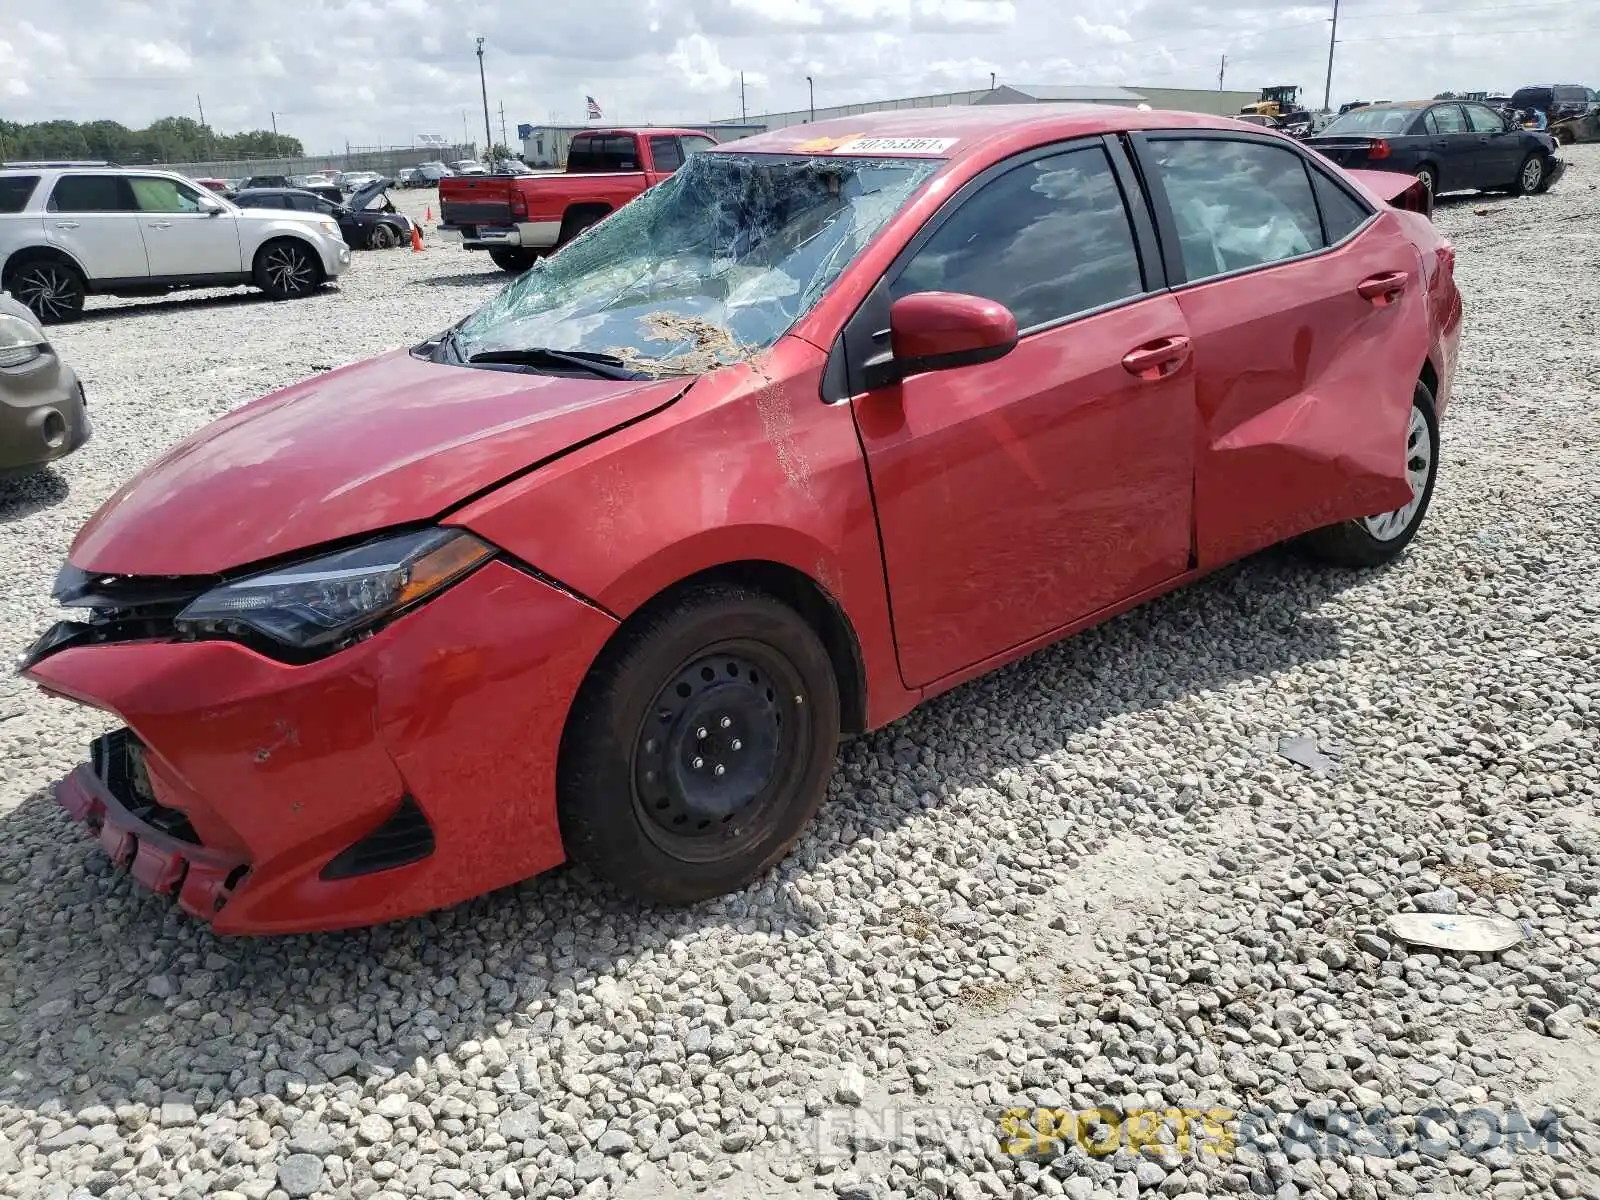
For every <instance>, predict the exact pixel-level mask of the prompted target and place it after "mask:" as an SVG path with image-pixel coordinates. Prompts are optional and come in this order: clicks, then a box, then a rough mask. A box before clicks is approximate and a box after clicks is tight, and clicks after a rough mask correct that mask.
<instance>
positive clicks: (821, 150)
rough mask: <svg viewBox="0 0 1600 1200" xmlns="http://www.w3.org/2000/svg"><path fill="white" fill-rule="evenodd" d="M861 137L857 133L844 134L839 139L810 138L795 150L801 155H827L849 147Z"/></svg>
mask: <svg viewBox="0 0 1600 1200" xmlns="http://www.w3.org/2000/svg"><path fill="white" fill-rule="evenodd" d="M860 137H861V135H860V134H859V133H846V134H842V135H840V136H839V137H819V138H812V139H811V140H810V141H809V142H801V143H800V144H799V145H798V146H796V147H795V150H796V151H798V152H799V153H801V154H827V153H828V152H830V151H832V150H837V149H838V148H839V147H840V146H846V145H849V144H850V143H851V142H854V141H856V140H858V139H859V138H860Z"/></svg>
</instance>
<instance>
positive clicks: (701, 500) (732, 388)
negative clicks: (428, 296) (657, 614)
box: [449, 339, 916, 725]
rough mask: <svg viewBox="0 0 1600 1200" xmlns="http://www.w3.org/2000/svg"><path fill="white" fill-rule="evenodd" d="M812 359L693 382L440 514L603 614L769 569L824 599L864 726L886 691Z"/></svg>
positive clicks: (866, 574)
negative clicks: (855, 679)
mask: <svg viewBox="0 0 1600 1200" xmlns="http://www.w3.org/2000/svg"><path fill="white" fill-rule="evenodd" d="M824 362H825V357H824V355H823V354H822V352H821V351H820V350H817V349H816V348H815V347H813V346H810V345H807V344H806V343H803V342H799V341H798V340H795V339H789V340H787V341H785V342H782V343H780V344H779V346H778V347H776V348H774V350H773V351H772V352H771V353H770V354H767V355H764V356H762V358H761V359H760V360H759V361H757V362H755V363H750V364H739V365H737V366H733V367H727V368H724V369H722V370H719V371H716V372H713V373H712V374H710V375H708V376H706V377H704V378H702V379H700V380H699V381H698V382H696V383H695V384H694V386H693V387H691V388H690V389H689V391H688V392H687V393H686V394H685V395H684V397H683V399H681V400H680V401H679V402H678V403H677V404H676V405H674V406H673V407H672V408H671V409H668V410H666V411H664V412H661V413H658V414H656V415H654V416H651V417H648V418H646V419H644V420H641V421H639V422H637V423H636V424H634V425H631V426H629V427H627V428H626V429H622V430H619V431H617V432H615V433H613V434H611V435H609V436H607V437H605V438H602V439H600V440H599V441H596V442H594V443H592V444H591V445H588V446H584V447H581V448H579V449H576V450H574V451H572V452H570V453H568V454H566V455H564V456H563V457H561V458H560V459H557V460H556V461H555V462H553V463H551V464H549V465H548V466H546V467H544V468H541V469H540V470H538V471H535V472H533V473H531V474H529V475H527V476H525V477H523V478H521V479H518V480H515V481H513V482H512V483H510V484H507V485H506V486H505V487H503V488H500V489H497V490H496V491H494V492H492V493H490V494H489V495H487V496H485V497H483V498H481V499H479V500H477V501H474V502H473V503H471V504H469V505H467V506H465V507H464V508H462V509H461V510H459V511H458V512H456V513H454V514H452V515H451V516H450V517H449V521H450V523H452V524H460V525H463V526H466V527H468V528H470V529H472V530H473V531H474V532H475V533H477V534H479V535H480V536H481V537H484V538H486V539H488V540H489V541H491V542H493V543H495V544H496V545H499V546H503V547H505V548H506V549H507V550H509V551H510V552H512V553H514V554H516V555H517V556H518V557H520V558H521V559H523V561H525V562H528V563H530V564H532V565H533V566H534V567H536V568H537V569H538V570H540V571H542V572H544V573H546V574H547V575H549V576H551V577H552V578H554V579H557V580H559V581H560V582H561V583H563V584H564V585H566V586H567V587H569V588H572V589H573V590H574V591H576V592H578V593H579V594H580V595H582V596H584V597H586V598H588V599H590V600H591V601H593V602H594V603H596V604H598V605H600V606H602V607H603V608H605V609H606V610H607V611H608V612H610V613H612V614H614V615H616V616H618V617H624V618H625V617H627V616H628V615H629V614H630V613H633V612H636V611H637V610H638V609H639V608H640V607H642V606H643V605H644V604H645V603H647V602H648V601H649V600H650V599H652V598H653V597H654V596H657V595H659V594H660V593H661V592H663V591H665V590H666V589H668V588H670V587H672V586H673V585H675V584H677V583H679V582H681V581H683V580H685V579H687V578H690V577H691V576H694V575H698V574H701V573H702V572H704V571H707V570H710V569H713V568H716V567H718V566H723V565H726V564H731V563H745V562H750V561H759V562H776V563H781V564H783V565H785V566H788V567H790V568H792V569H793V570H795V571H798V572H800V573H801V574H803V575H805V576H806V577H808V578H809V579H811V580H812V581H814V582H815V583H816V584H817V585H818V586H819V587H820V588H821V589H822V590H823V591H824V592H825V593H826V594H827V595H829V596H830V597H832V599H833V600H834V602H835V603H836V604H837V606H838V608H839V610H840V611H841V612H842V613H843V614H844V617H845V619H846V620H847V621H848V622H849V623H850V625H851V627H852V629H853V631H854V633H855V635H856V640H857V642H858V644H859V646H860V650H861V657H862V663H863V668H864V671H865V674H866V683H867V720H868V723H869V724H870V725H879V724H882V723H884V722H885V721H888V720H892V719H893V718H894V717H896V716H899V715H900V714H901V713H903V712H904V711H906V710H907V709H908V708H909V707H910V706H911V704H913V703H914V702H915V700H916V695H915V694H914V693H909V692H907V691H906V690H905V689H904V687H903V685H902V684H901V683H900V679H899V672H898V666H897V664H896V659H895V654H894V643H893V636H892V632H891V627H890V623H889V610H888V595H887V592H886V590H885V584H884V575H883V559H882V555H881V552H880V549H879V545H878V532H877V520H876V516H875V513H874V510H873V505H872V497H871V492H870V490H869V487H868V481H867V472H866V465H865V463H864V461H863V460H862V456H861V448H860V444H859V442H858V441H857V439H856V433H855V425H854V422H853V420H852V418H851V413H850V410H849V407H848V406H844V405H839V406H833V405H828V404H825V403H823V401H822V400H821V399H820V397H819V387H820V380H821V373H822V367H823V364H824Z"/></svg>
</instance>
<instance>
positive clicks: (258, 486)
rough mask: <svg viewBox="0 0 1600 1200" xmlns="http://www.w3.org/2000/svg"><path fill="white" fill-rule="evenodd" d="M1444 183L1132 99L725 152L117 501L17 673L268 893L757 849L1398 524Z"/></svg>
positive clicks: (948, 112) (627, 884) (681, 864)
mask: <svg viewBox="0 0 1600 1200" xmlns="http://www.w3.org/2000/svg"><path fill="white" fill-rule="evenodd" d="M1410 184H1411V181H1410V180H1408V179H1404V178H1400V177H1396V176H1379V177H1377V179H1376V180H1375V181H1374V180H1369V179H1365V178H1358V177H1357V176H1356V175H1354V174H1352V173H1348V172H1343V171H1341V170H1340V169H1339V168H1337V167H1335V166H1333V165H1332V164H1331V163H1329V162H1328V161H1327V160H1325V159H1323V158H1322V157H1320V156H1318V155H1317V154H1315V153H1314V152H1312V151H1308V150H1306V149H1305V148H1303V147H1301V146H1299V145H1297V144H1295V143H1294V142H1292V141H1290V140H1288V139H1286V138H1283V137H1280V136H1278V135H1276V134H1272V133H1269V132H1265V131H1259V130H1254V129H1250V128H1248V127H1246V126H1244V125H1242V124H1241V123H1240V122H1238V121H1234V120H1231V119H1228V118H1208V117H1201V116H1194V115H1188V114H1176V113H1165V112H1139V111H1134V110H1130V109H1117V108H1104V107H1093V108H1072V107H1066V106H1061V107H1057V106H1051V107H1038V108H1034V107H1013V106H999V107H972V108H946V109H937V110H933V109H920V110H913V111H903V112H886V113H877V114H872V115H869V116H862V117H852V118H849V119H846V120H842V121H830V122H824V123H820V124H814V125H806V126H802V127H799V128H790V129H784V130H779V131H777V132H774V133H769V134H763V135H761V136H759V137H756V138H751V139H748V140H746V141H742V142H737V143H731V144H727V145H724V146H720V147H718V148H716V149H712V150H707V151H705V152H703V153H700V154H697V155H694V156H692V157H691V158H690V159H689V160H688V162H687V163H686V164H685V166H684V167H683V168H682V169H681V170H679V171H678V172H677V173H676V174H675V175H673V176H672V177H671V179H670V180H668V181H667V182H665V183H663V184H661V185H660V186H659V187H656V188H654V189H652V190H651V191H649V192H647V193H646V194H645V195H643V196H642V197H640V198H639V199H638V200H636V201H634V202H633V203H631V204H629V205H628V206H627V207H626V208H624V209H622V210H620V211H619V212H617V213H616V214H614V215H612V216H611V217H609V218H607V219H606V220H605V221H603V222H601V223H600V224H598V225H596V226H595V227H594V228H592V229H591V230H589V231H588V232H587V233H585V234H584V235H583V236H582V237H580V238H578V239H577V240H575V241H574V242H572V243H571V244H570V245H569V246H568V247H566V248H565V249H563V250H562V251H561V253H559V254H558V255H555V256H553V257H552V258H549V259H547V260H545V261H543V262H542V263H540V264H539V265H538V266H536V267H535V268H533V269H532V270H530V271H528V272H527V273H526V274H524V275H521V276H520V277H518V278H517V279H516V280H515V281H514V282H512V283H510V284H509V285H508V286H507V288H506V290H505V291H504V292H503V293H502V294H501V295H499V296H498V297H497V298H496V299H494V300H492V301H491V302H489V303H488V304H487V305H485V306H484V307H483V308H482V309H481V310H479V311H478V312H476V313H474V314H472V315H471V316H470V317H468V318H466V319H465V320H464V321H462V322H460V323H459V324H457V325H456V326H454V327H452V328H451V329H449V330H447V331H446V332H444V333H442V334H440V335H438V336H435V337H432V338H430V339H429V340H427V341H426V342H424V343H422V344H421V345H418V346H416V347H414V348H412V349H410V350H405V351H397V352H395V353H392V354H389V355H385V356H383V357H380V358H376V359H373V360H371V361H369V362H365V363H360V364H357V365H355V366H351V367H347V368H344V369H342V370H339V371H334V372H331V373H329V374H326V375H321V376H318V377H317V378H314V379H310V380H307V381H305V382H304V383H301V384H298V385H296V386H294V387H291V388H288V389H286V390H284V391H282V392H279V393H277V394H275V395H272V396H268V397H265V398H263V399H261V400H258V401H255V402H254V403H252V404H249V405H247V406H245V407H243V408H241V409H240V410H238V411H237V412H234V413H233V414H231V415H230V416H228V417H226V418H224V419H223V420H221V421H218V422H217V423H216V424H214V425H212V426H210V427H209V428H207V429H205V430H202V431H201V432H200V433H198V434H197V435H196V436H194V437H193V438H191V439H190V440H189V441H187V442H186V443H184V444H182V445H180V446H178V447H177V448H176V449H174V450H173V451H172V452H171V453H169V454H167V455H166V456H165V457H163V458H161V459H160V460H159V461H157V462H156V463H154V464H153V465H152V466H150V467H149V468H147V469H146V470H145V471H143V472H142V473H141V474H140V475H139V476H137V477H136V478H135V479H133V480H132V481H131V482H129V483H128V484H127V485H126V486H125V487H124V488H122V490H121V491H120V492H118V493H117V494H116V495H115V496H114V497H112V499H111V500H110V501H108V502H107V503H106V505H105V506H104V507H103V508H102V509H101V510H100V512H99V513H98V514H97V515H96V516H95V517H94V519H93V520H92V521H91V522H90V523H89V525H88V526H87V527H86V528H85V529H84V530H83V531H82V532H81V533H80V534H79V536H78V538H77V540H76V542H75V543H74V545H73V547H72V550H71V553H70V555H69V561H68V563H67V564H66V565H65V566H64V567H63V568H62V572H61V575H60V578H59V580H58V583H57V592H56V594H57V597H58V599H59V600H60V601H61V602H62V603H64V604H66V605H69V606H76V607H78V608H81V609H83V610H85V611H84V619H82V620H80V621H73V622H65V623H62V624H59V625H57V626H56V627H54V628H53V629H51V630H50V631H49V632H47V633H46V634H45V635H44V636H43V637H42V638H41V639H40V640H39V641H38V643H37V644H36V645H35V646H34V647H33V648H32V649H31V650H30V651H29V652H28V653H27V654H26V655H25V657H24V660H23V670H24V671H25V672H26V674H27V675H28V676H29V677H31V678H32V679H33V680H34V681H36V682H37V683H38V684H39V685H40V686H42V687H44V688H46V689H48V690H49V691H51V692H53V693H56V694H59V695H61V696H66V697H69V698H71V699H73V700H76V701H78V702H80V703H83V704H88V705H92V706H94V707H97V708H101V709H105V710H107V711H109V712H112V713H115V714H116V715H117V716H118V717H119V718H120V719H121V721H123V722H124V723H125V724H126V728H125V729H121V730H119V731H118V732H115V733H113V734H110V735H108V736H107V737H104V738H101V739H100V740H99V741H97V742H96V743H95V744H94V747H93V754H92V761H91V762H89V763H87V764H85V765H84V766H82V767H80V768H78V769H77V770H76V771H75V772H74V773H73V774H71V775H69V776H68V777H67V778H66V779H65V780H63V781H62V782H61V783H60V784H59V785H58V787H57V796H58V798H59V799H60V801H61V803H62V804H63V805H64V806H65V807H66V808H67V809H68V811H69V812H71V813H72V814H73V815H74V816H76V817H78V818H79V819H80V820H82V821H84V822H86V823H87V825H88V826H89V828H90V829H91V830H92V831H93V832H94V833H95V834H96V835H97V836H98V838H99V840H100V842H101V843H102V845H103V846H104V847H105V849H106V850H107V852H109V853H110V854H111V855H112V856H113V858H115V859H116V860H117V861H119V862H124V863H127V864H128V865H129V866H130V868H131V870H132V872H133V874H134V876H135V877H136V878H137V879H138V880H140V881H141V882H142V883H144V884H146V885H148V886H150V887H153V888H156V889H158V890H161V891H166V892H172V893H175V894H176V896H177V898H178V901H179V903H180V904H181V905H182V906H183V907H184V908H185V909H186V910H188V911H189V912H191V913H194V914H196V915H197V916H200V917H202V918H205V919H208V920H211V921H212V922H213V923H214V924H215V927H216V928H217V929H218V930H219V931H223V932H229V933H246V932H248V933H275V932H287V931H294V930H319V929H331V928H336V927H344V926H352V925H359V924H365V923H370V922H376V921H383V920H387V919H391V918H395V917H400V916H403V915H407V914H413V913H419V912H422V911H425V910H429V909H433V908H436V907H439V906H443V905H448V904H452V903H454V902H457V901H460V900H462V899H464V898H466V897H469V896H473V895H476V894H479V893H482V892H485V891H488V890H490V889H492V888H498V887H500V886H502V885H505V884H509V883H512V882H514V881H517V880H520V879H524V878H527V877H528V876H531V875H534V874H536V873H538V872H541V871H545V870H548V869H549V868H551V867H554V866H555V865H557V864H558V863H560V862H562V861H563V860H564V859H566V858H569V857H570V858H573V859H576V860H580V861H582V862H585V863H587V864H589V865H590V866H591V867H592V868H594V869H595V870H596V871H598V872H599V873H601V874H602V875H604V876H605V877H607V878H609V879H611V880H612V881H614V882H615V883H616V884H617V885H618V886H620V887H621V888H623V889H625V890H627V891H629V892H632V893H635V894H637V895H639V896H642V897H646V898H649V899H653V900H657V901H664V902H688V901H693V900H696V899H698V898H702V897H708V896H713V895H717V894H719V893H723V892H726V891H729V890H731V889H736V888H739V887H741V886H743V885H745V884H747V883H748V882H750V881H751V880H753V879H755V878H756V877H758V876H759V875H761V874H762V873H763V872H764V871H766V870H767V869H768V868H769V867H771V866H772V865H773V864H774V863H776V862H777V861H779V860H780V859H781V858H782V857H783V856H784V854H785V852H786V851H787V850H788V849H789V847H790V846H791V845H792V844H793V843H794V841H795V840H796V838H797V837H798V836H799V835H800V833H801V831H802V830H803V829H804V828H805V825H806V822H807V820H808V819H809V818H810V816H811V815H812V813H813V812H814V811H815V810H816V809H817V807H818V805H819V804H820V803H821V802H822V800H823V797H824V794H825V792H826V790H827V785H828V780H829V776H830V775H831V773H832V771H833V767H834V761H835V745H836V741H837V739H838V737H839V734H840V732H841V730H843V731H859V730H867V729H873V728H876V727H878V726H881V725H884V724H886V723H888V722H890V721H893V720H895V719H896V718H897V717H899V716H901V715H902V714H904V713H905V712H907V711H908V710H909V709H910V708H912V707H913V706H914V705H916V704H917V703H918V702H919V701H921V700H924V699H926V698H928V697H930V696H932V695H935V694H936V693H939V692H943V691H945V690H947V689H949V688H952V687H954V686H956V685H957V684H959V683H961V682H962V681H964V680H967V679H971V678H973V677H974V676H976V675H979V674H981V673H983V672H985V671H989V670H992V669H993V668H995V667H997V666H999V665H1001V664H1003V663H1006V662H1009V661H1011V660H1013V659H1016V658H1018V657H1020V656H1022V655H1024V654H1027V653H1028V652H1029V651H1031V650H1034V649H1037V648H1039V647H1041V646H1044V645H1047V644H1049V643H1051V642H1053V641H1056V640H1057V639H1059V638H1062V637H1064V636H1066V635H1068V634H1071V633H1073V632H1074V631H1076V630H1079V629H1082V628H1084V627H1085V626H1087V625H1091V624H1094V623H1095V622H1098V621H1103V620H1105V619H1106V618H1108V617H1110V616H1113V615H1115V614H1117V613H1119V612H1122V611H1124V610H1125V609H1128V608H1130V607H1131V606H1133V605H1136V604H1139V603H1140V602H1142V601H1144V600H1147V599H1149V598H1150V597H1152V596H1155V595H1158V594H1160V593H1162V592H1166V591H1169V590H1171V589H1173V588H1176V587H1179V586H1181V585H1182V584H1185V583H1187V582H1189V581H1190V580H1193V579H1195V578H1196V577H1197V576H1200V575H1202V574H1204V573H1206V572H1208V571H1211V570H1213V569H1215V568H1217V567H1219V566H1221V565H1222V564H1224V563H1227V562H1229V561H1231V560H1234V559H1237V558H1239V557H1240V556H1242V555H1246V554H1250V553H1251V552H1253V551H1255V550H1258V549H1260V548H1262V547H1265V546H1268V545H1270V544H1273V543H1277V542H1282V541H1285V540H1286V539H1291V538H1292V539H1298V540H1299V541H1301V542H1302V543H1303V544H1304V546H1305V547H1306V548H1307V549H1308V550H1309V551H1311V552H1313V553H1315V554H1317V555H1319V556H1320V557H1322V558H1324V559H1326V560H1329V561H1331V562H1333V563H1337V564H1341V565H1346V566H1373V565H1376V564H1379V563H1384V562H1387V561H1389V560H1391V559H1393V558H1394V557H1395V556H1396V555H1398V554H1399V553H1400V552H1401V551H1402V550H1403V549H1404V547H1405V546H1406V544H1407V543H1408V542H1409V541H1410V540H1411V538H1412V537H1413V536H1414V535H1415V533H1416V531H1417V528H1418V526H1419V525H1420V524H1421V522H1422V520H1423V517H1424V514H1425V513H1426V511H1427V508H1428V500H1429V496H1430V494H1431V492H1432V489H1433V482H1434V474H1435V470H1436V468H1437V465H1438V461H1439V418H1440V415H1441V413H1442V412H1443V409H1444V406H1445V403H1446V399H1447V397H1448V396H1449V393H1450V383H1451V378H1452V376H1453V374H1454V369H1455V363H1456V347H1457V342H1458V338H1459V330H1460V321H1461V306H1460V299H1459V296H1458V294H1457V291H1456V287H1455V283H1454V279H1453V268H1454V257H1453V252H1452V250H1451V248H1450V247H1449V245H1448V244H1447V243H1446V242H1445V241H1444V240H1443V239H1442V238H1441V237H1440V236H1439V235H1438V234H1437V233H1436V232H1435V230H1434V228H1433V226H1432V225H1431V224H1430V222H1429V220H1428V218H1427V216H1426V215H1425V212H1417V211H1406V208H1405V206H1406V205H1410V206H1411V207H1413V208H1421V209H1425V208H1426V198H1425V197H1422V198H1420V199H1419V194H1418V193H1417V192H1415V191H1411V192H1408V193H1407V194H1406V195H1404V196H1399V197H1397V196H1396V194H1395V190H1396V189H1397V188H1407V187H1409V186H1410ZM1374 189H1387V190H1374Z"/></svg>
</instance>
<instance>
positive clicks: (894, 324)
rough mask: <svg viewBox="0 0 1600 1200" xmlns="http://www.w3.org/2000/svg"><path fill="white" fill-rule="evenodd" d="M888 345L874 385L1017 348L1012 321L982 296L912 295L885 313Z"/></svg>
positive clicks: (1002, 307) (1000, 306)
mask: <svg viewBox="0 0 1600 1200" xmlns="http://www.w3.org/2000/svg"><path fill="white" fill-rule="evenodd" d="M889 344H890V347H891V348H892V350H893V354H894V357H893V358H891V359H889V360H888V361H887V362H885V363H883V364H882V368H881V372H882V375H883V376H884V378H881V379H879V380H875V381H873V382H874V383H875V384H876V385H877V386H884V385H887V384H890V383H899V382H900V381H901V380H902V379H905V378H907V377H908V376H911V375H918V374H921V373H922V372H924V371H948V370H951V369H952V368H955V367H969V366H973V365H975V364H977V363H986V362H993V361H994V360H995V359H997V358H1004V357H1005V356H1006V355H1007V354H1010V353H1011V351H1012V350H1013V349H1014V348H1015V346H1016V344H1017V318H1016V317H1015V316H1013V315H1012V313H1011V310H1010V309H1009V308H1007V307H1006V306H1005V305H1004V304H1000V303H998V302H997V301H994V300H985V299H984V298H983V297H981V296H967V295H962V294H961V293H958V292H915V293H913V294H912V295H910V296H902V297H901V298H900V299H898V300H896V301H895V302H894V307H892V308H891V309H890V310H889Z"/></svg>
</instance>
